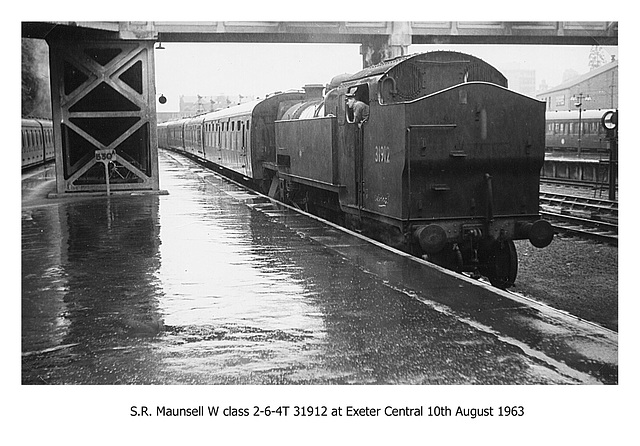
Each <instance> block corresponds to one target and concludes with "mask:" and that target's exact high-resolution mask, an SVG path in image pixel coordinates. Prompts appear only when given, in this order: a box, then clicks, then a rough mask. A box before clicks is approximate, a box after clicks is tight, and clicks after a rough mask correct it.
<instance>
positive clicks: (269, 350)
mask: <svg viewBox="0 0 640 446" xmlns="http://www.w3.org/2000/svg"><path fill="white" fill-rule="evenodd" d="M159 165H160V182H161V187H162V189H165V190H167V191H168V192H169V193H168V194H167V195H143V194H136V193H134V194H130V195H117V196H110V197H106V196H91V197H87V196H78V197H75V198H69V197H65V198H55V199H51V198H46V197H47V193H48V192H50V191H51V190H54V189H55V184H54V183H53V181H54V180H55V175H53V174H51V173H47V170H46V169H45V170H40V171H38V172H34V173H32V174H30V175H27V176H25V175H23V180H22V219H21V227H22V370H21V375H22V383H23V384H617V382H618V347H617V345H618V339H617V334H616V333H615V332H612V331H609V330H606V329H604V328H602V327H599V326H597V325H595V324H592V323H589V322H586V321H583V320H580V319H578V318H575V317H573V316H571V315H569V314H566V313H563V312H560V311H557V310H554V309H552V308H550V307H548V306H545V305H542V304H539V303H536V302H534V301H531V300H529V299H526V298H523V297H519V296H517V295H513V294H511V293H507V292H504V291H500V290H496V289H495V288H493V287H491V286H489V285H487V284H484V283H481V282H479V281H476V280H473V279H470V278H466V277H463V276H459V275H457V274H454V273H451V272H449V271H446V270H444V269H442V268H439V267H436V266H434V265H431V264H429V263H427V262H424V261H422V260H419V259H416V258H413V257H411V256H408V255H405V254H403V253H400V252H397V251H394V250H392V249H389V248H387V247H384V246H382V245H380V244H377V243H373V242H371V241H369V240H366V239H364V238H363V237H361V236H360V235H359V234H356V233H352V232H349V231H344V230H341V229H340V228H337V227H334V226H333V225H331V224H330V223H327V222H324V221H322V220H318V219H316V218H313V217H311V216H309V215H306V214H304V213H300V212H298V211H296V210H294V209H290V208H287V207H286V206H282V205H279V204H276V203H273V202H272V201H270V200H269V199H268V198H266V197H263V196H260V195H257V194H255V193H253V192H250V191H246V190H243V189H242V188H240V187H239V186H237V185H235V184H233V183H230V182H228V181H227V180H225V179H223V178H220V177H219V176H217V175H216V174H214V173H212V172H209V171H207V170H204V169H203V168H202V167H200V166H198V165H197V164H195V163H193V162H192V161H190V160H189V159H187V158H184V157H182V156H180V155H177V154H173V153H171V152H166V151H160V154H159Z"/></svg>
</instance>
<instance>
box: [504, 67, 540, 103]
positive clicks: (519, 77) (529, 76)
mask: <svg viewBox="0 0 640 446" xmlns="http://www.w3.org/2000/svg"><path fill="white" fill-rule="evenodd" d="M504 75H505V76H506V77H507V81H508V82H509V90H513V91H517V92H518V93H522V94H524V95H527V96H531V97H535V95H536V71H535V70H504Z"/></svg>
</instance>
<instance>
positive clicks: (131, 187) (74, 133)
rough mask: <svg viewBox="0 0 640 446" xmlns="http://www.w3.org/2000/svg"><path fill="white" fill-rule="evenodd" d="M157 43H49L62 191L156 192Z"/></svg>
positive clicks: (103, 41) (58, 175) (64, 40)
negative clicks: (155, 55)
mask: <svg viewBox="0 0 640 446" xmlns="http://www.w3.org/2000/svg"><path fill="white" fill-rule="evenodd" d="M153 43H154V42H153V41H152V40H146V41H135V40H128V41H125V40H111V41H110V40H96V41H86V40H66V39H62V40H52V41H48V44H49V54H50V57H49V63H50V73H51V102H52V114H53V125H54V133H55V147H56V180H57V195H58V196H61V195H65V194H67V195H68V194H69V193H83V192H84V193H88V192H94V193H96V192H97V193H106V192H107V187H108V185H109V189H110V191H111V192H112V193H117V192H123V191H152V192H157V191H159V180H158V152H157V135H156V109H155V96H156V94H155V73H154V66H155V64H154V55H153ZM105 165H106V168H105Z"/></svg>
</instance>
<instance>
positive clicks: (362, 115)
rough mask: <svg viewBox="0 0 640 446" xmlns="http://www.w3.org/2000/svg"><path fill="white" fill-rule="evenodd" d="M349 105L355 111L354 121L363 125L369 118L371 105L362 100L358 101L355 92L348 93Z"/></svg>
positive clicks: (360, 125)
mask: <svg viewBox="0 0 640 446" xmlns="http://www.w3.org/2000/svg"><path fill="white" fill-rule="evenodd" d="M346 96H347V106H348V107H349V108H350V109H351V110H352V112H353V118H354V119H353V122H355V123H356V124H358V127H362V124H363V123H364V122H365V121H366V120H367V119H369V106H368V105H367V104H365V103H364V102H362V101H358V100H357V99H356V97H355V95H354V94H353V93H347V95H346Z"/></svg>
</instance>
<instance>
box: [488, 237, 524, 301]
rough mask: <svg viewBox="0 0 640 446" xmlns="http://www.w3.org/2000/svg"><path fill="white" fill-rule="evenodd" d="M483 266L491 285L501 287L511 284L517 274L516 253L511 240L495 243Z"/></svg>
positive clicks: (504, 287) (507, 286)
mask: <svg viewBox="0 0 640 446" xmlns="http://www.w3.org/2000/svg"><path fill="white" fill-rule="evenodd" d="M485 267H486V269H485V270H484V271H483V272H484V274H485V275H486V276H487V278H488V279H489V281H490V282H491V284H492V285H493V286H495V287H497V288H502V289H506V288H509V287H511V286H513V284H514V283H515V281H516V276H517V275H518V255H517V253H516V245H515V244H514V243H513V240H507V241H506V242H497V243H495V244H494V245H493V246H492V248H491V250H490V252H489V255H488V256H487V261H486V264H485Z"/></svg>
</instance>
